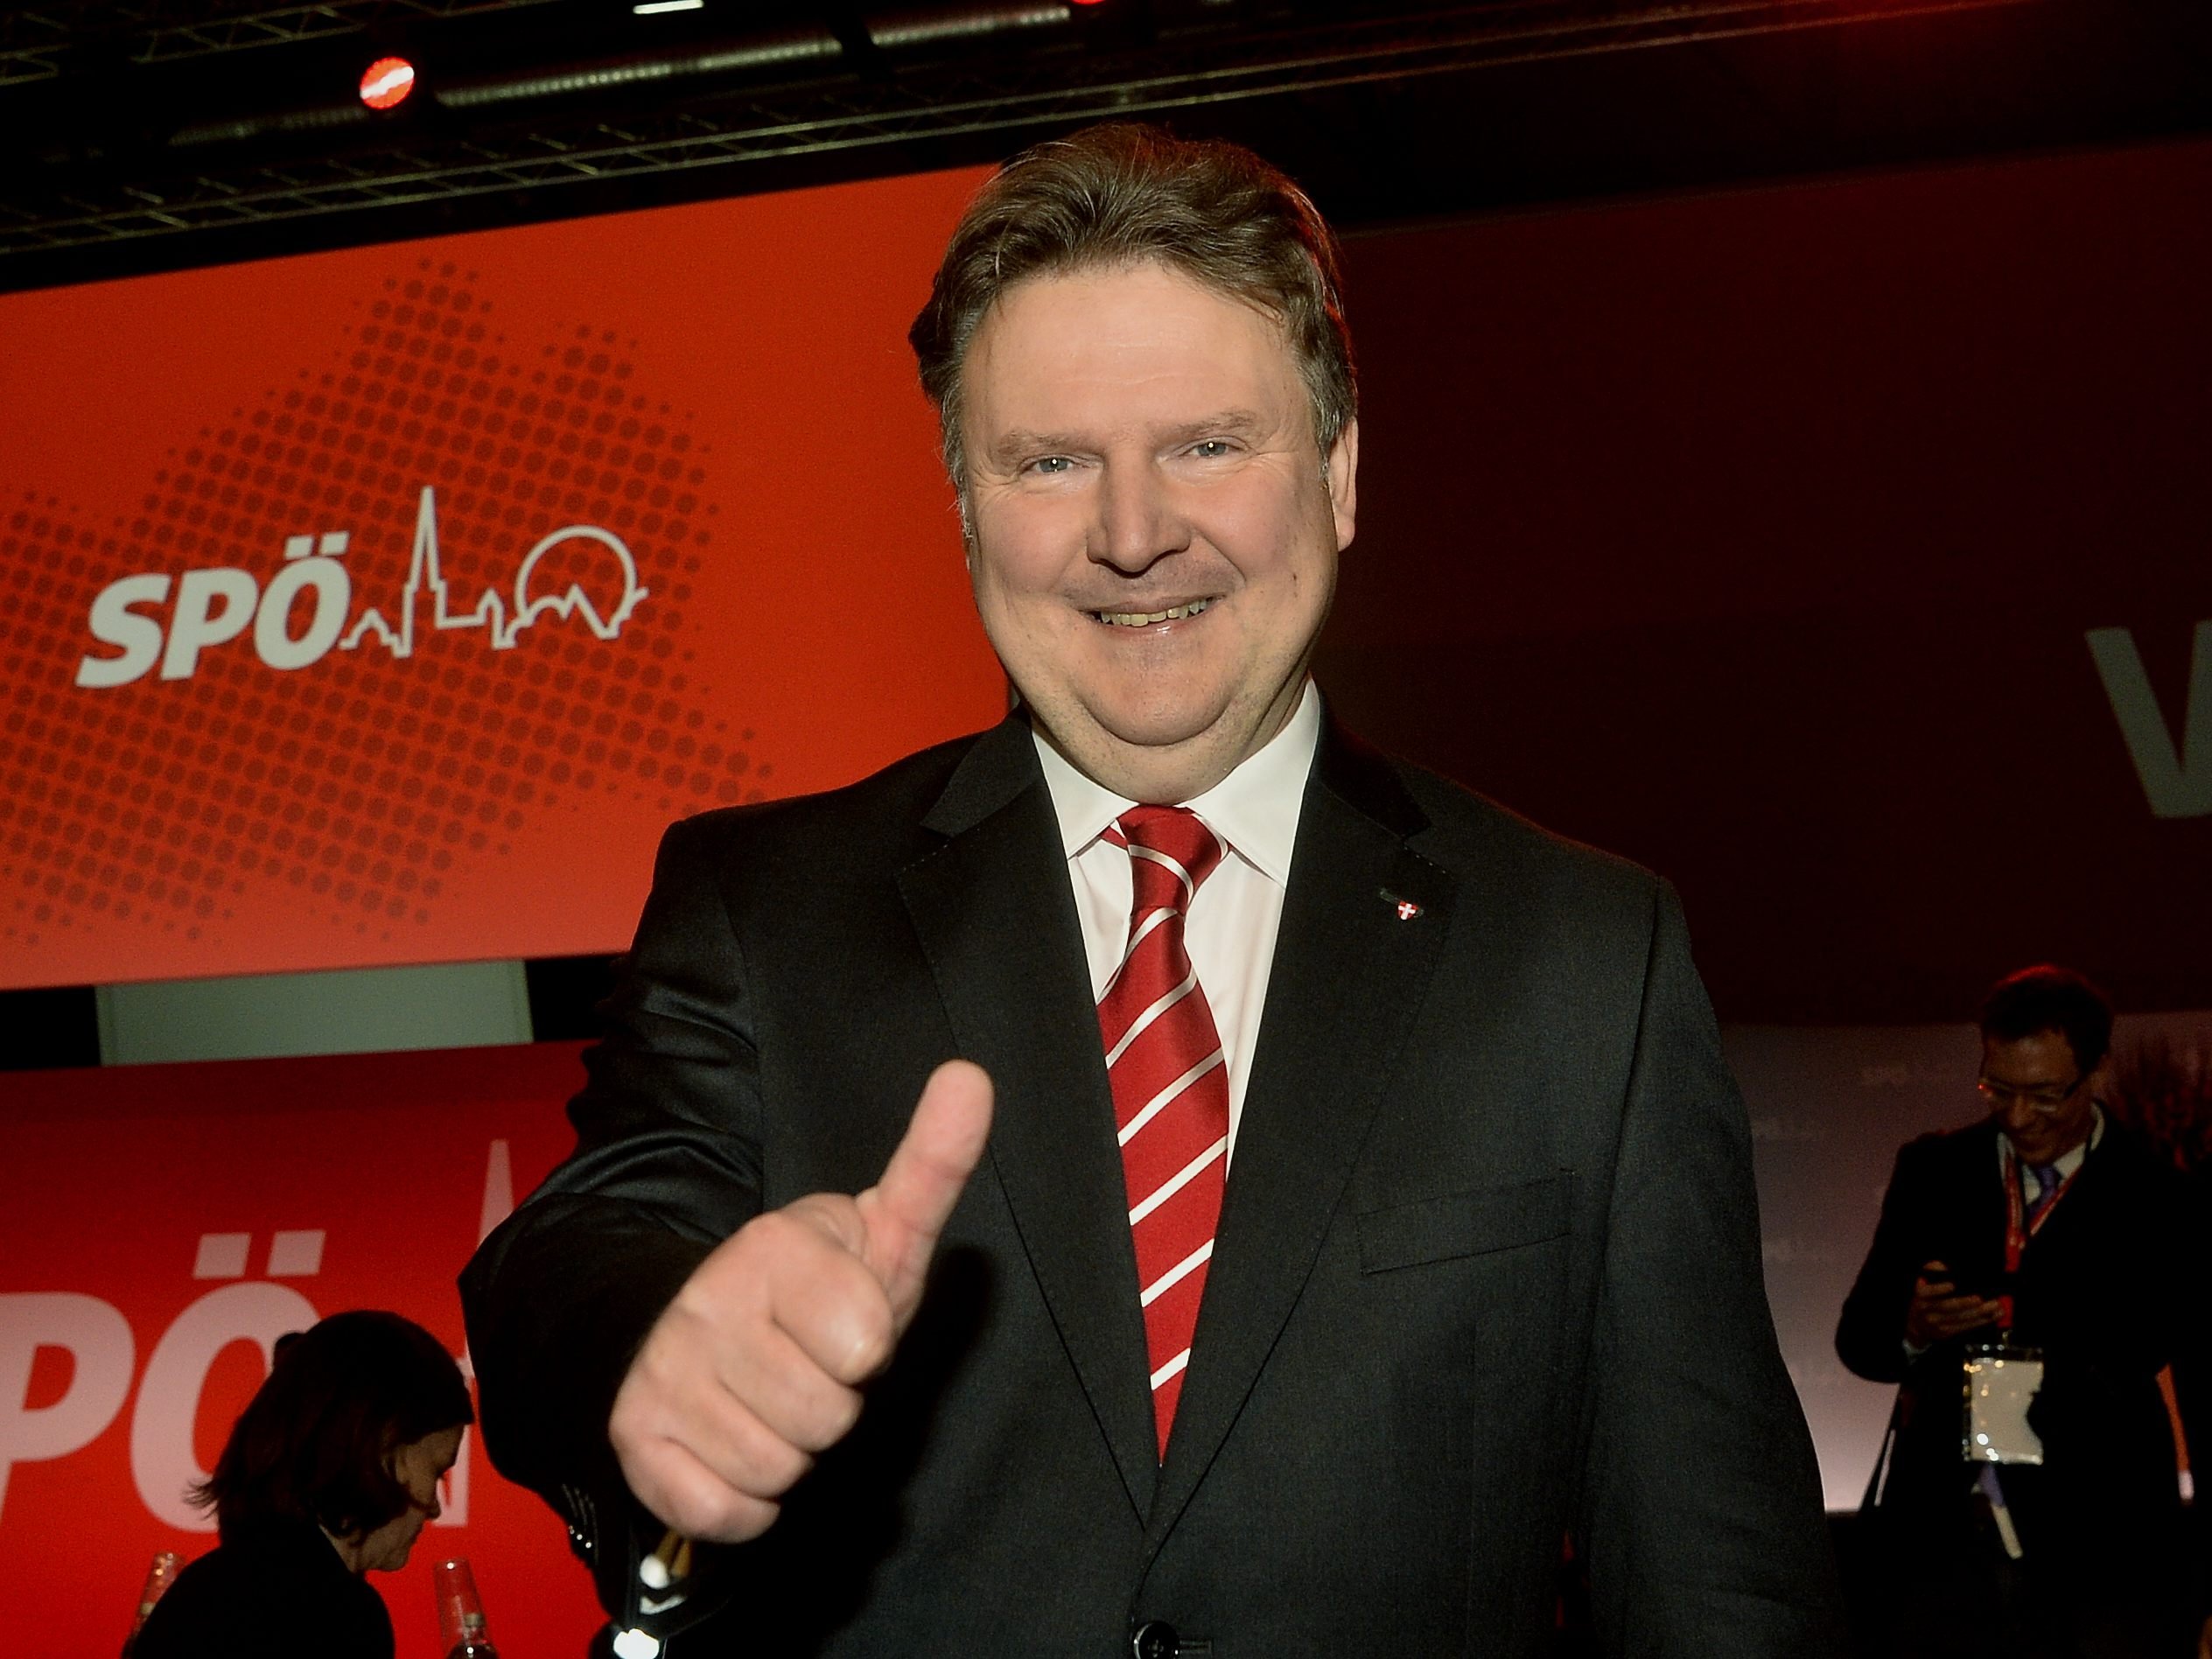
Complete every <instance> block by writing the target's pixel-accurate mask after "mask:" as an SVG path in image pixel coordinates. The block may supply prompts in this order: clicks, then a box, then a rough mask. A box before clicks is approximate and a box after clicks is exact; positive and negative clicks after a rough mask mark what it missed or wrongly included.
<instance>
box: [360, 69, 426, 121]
mask: <svg viewBox="0 0 2212 1659" xmlns="http://www.w3.org/2000/svg"><path fill="white" fill-rule="evenodd" d="M414 90H415V66H414V65H413V64H411V63H409V62H408V61H407V59H404V58H379V59H377V60H376V61H375V62H374V63H373V64H371V65H369V66H368V67H367V68H366V69H364V70H362V71H361V102H363V103H365V104H367V106H368V107H369V108H370V109H392V108H394V107H395V106H396V105H398V104H402V103H404V102H407V95H408V94H409V93H410V92H412V91H414Z"/></svg>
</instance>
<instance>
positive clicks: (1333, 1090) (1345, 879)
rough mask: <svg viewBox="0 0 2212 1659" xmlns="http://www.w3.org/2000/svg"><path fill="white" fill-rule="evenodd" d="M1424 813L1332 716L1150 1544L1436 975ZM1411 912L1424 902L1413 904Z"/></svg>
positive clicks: (1348, 1162) (1308, 1263)
mask: <svg viewBox="0 0 2212 1659" xmlns="http://www.w3.org/2000/svg"><path fill="white" fill-rule="evenodd" d="M1426 823H1427V820H1426V819H1425V816H1423V815H1422V813H1421V811H1420V809H1419V808H1418V806H1417V805H1416V804H1415V803H1414V802H1413V800H1412V798H1411V796H1410V795H1408V794H1407V793H1406V791H1405V788H1404V785H1403V784H1402V783H1401V782H1400V781H1399V780H1398V778H1397V774H1396V773H1395V772H1394V771H1393V770H1392V769H1391V767H1390V765H1389V763H1388V762H1386V761H1385V760H1383V759H1382V757H1381V756H1379V755H1377V754H1376V753H1374V752H1373V751H1371V750H1369V749H1367V748H1366V747H1365V746H1362V745H1361V744H1360V743H1358V741H1357V740H1356V739H1353V738H1351V737H1350V736H1349V735H1348V734H1347V733H1345V732H1343V731H1342V730H1341V728H1338V727H1337V726H1335V725H1334V723H1333V722H1332V723H1331V724H1330V725H1328V726H1327V728H1325V730H1324V732H1323V734H1322V739H1321V745H1320V751H1319V753H1317V755H1316V757H1315V760H1314V769H1313V776H1312V778H1311V779H1310V780H1309V781H1308V783H1307V785H1306V800H1305V804H1304V806H1303V808H1302V809H1301V812H1300V815H1299V832H1298V844H1297V851H1296V853H1295V854H1294V855H1293V858H1292V865H1291V879H1290V887H1289V891H1288V892H1287V893H1285V896H1284V903H1283V921H1282V928H1281V930H1280V932H1279V933H1278V936H1277V944H1276V950H1275V962H1274V966H1273V968H1272V970H1271V973H1270V976H1269V980H1268V991H1267V1007H1266V1012H1265V1014H1264V1018H1263V1019H1262V1023H1261V1029H1260V1036H1259V1047H1258V1049H1257V1053H1256V1054H1255V1055H1254V1057H1253V1065H1252V1070H1251V1076H1250V1083H1249V1084H1248V1086H1247V1089H1246V1092H1245V1099H1244V1106H1243V1115H1242V1117H1241V1118H1240V1120H1239V1123H1238V1126H1237V1132H1236V1133H1237V1138H1236V1155H1235V1158H1234V1159H1233V1160H1232V1162H1231V1165H1230V1168H1229V1186H1228V1189H1227V1192H1226V1194H1225V1196H1224V1198H1223V1201H1222V1221H1221V1226H1220V1228H1219V1229H1218V1232H1217V1234H1216V1240H1217V1242H1216V1244H1215V1252H1214V1257H1213V1260H1212V1262H1211V1263H1210V1264H1209V1265H1208V1270H1207V1284H1206V1296H1205V1300H1204V1302H1203V1303H1202V1304H1201V1306H1200V1310H1199V1323H1198V1332H1197V1336H1196V1339H1195V1341H1194V1345H1193V1349H1192V1361H1191V1367H1190V1371H1189V1373H1188V1375H1187V1377H1186V1379H1185V1381H1184V1385H1183V1393H1182V1397H1181V1399H1180V1402H1179V1403H1178V1404H1177V1406H1176V1413H1175V1425H1174V1429H1173V1432H1172V1434H1171V1435H1170V1437H1169V1439H1168V1446H1167V1460H1166V1465H1165V1467H1163V1468H1162V1469H1161V1471H1160V1478H1159V1491H1158V1493H1157V1495H1155V1496H1154V1499H1153V1502H1152V1511H1151V1515H1150V1518H1149V1521H1148V1523H1147V1541H1148V1546H1149V1548H1150V1549H1151V1550H1153V1551H1157V1550H1158V1549H1159V1545H1160V1544H1161V1542H1162V1541H1164V1540H1165V1538H1166V1536H1167V1533H1168V1532H1169V1530H1171V1529H1172V1528H1173V1525H1174V1523H1175V1521H1176V1518H1177V1517H1178V1516H1180V1514H1181V1513H1182V1509H1183V1507H1184V1505H1185V1504H1187V1502H1189V1500H1190V1497H1191V1495H1192V1494H1193V1493H1194V1491H1195V1490H1196V1489H1197V1487H1198V1484H1199V1482H1200V1481H1201V1479H1202V1478H1203V1477H1204V1474H1205V1472H1206V1469H1207V1467H1208V1465H1209V1464H1210V1463H1211V1462H1212V1460H1213V1459H1214V1457H1215V1454H1216V1453H1218V1452H1219V1451H1220V1449H1221V1446H1222V1441H1223V1439H1225V1438H1226V1437H1227V1435H1228V1433H1229V1429H1230V1427H1231V1426H1232V1425H1234V1423H1235V1421H1236V1416H1237V1413H1238V1412H1239V1411H1241V1410H1242V1408H1243V1403H1244V1400H1245V1397H1247V1396H1248V1395H1249V1394H1250V1392H1251V1390H1252V1386H1253V1384H1254V1383H1255V1382H1256V1381H1257V1378H1258V1376H1259V1372H1260V1368H1261V1366H1262V1365H1263V1364H1264V1362H1265V1361H1266V1358H1267V1355H1268V1352H1269V1350H1270V1349H1271V1348H1272V1347H1273V1346H1274V1344H1275V1341H1276V1339H1277V1337H1278V1335H1279V1334H1281V1331H1282V1328H1283V1325H1284V1322H1285V1320H1287V1319H1288V1318H1289V1317H1290V1313H1291V1310H1292V1307H1293V1306H1294V1305H1295V1304H1296V1303H1297V1300H1298V1298H1299V1292H1300V1290H1301V1289H1302V1287H1303V1286H1304V1285H1305V1283H1306V1276H1307V1275H1308V1273H1310V1272H1311V1271H1312V1269H1313V1262H1314V1258H1315V1257H1316V1256H1317V1255H1318V1253H1319V1252H1320V1247H1321V1242H1322V1239H1323V1237H1324V1236H1326V1235H1327V1232H1328V1229H1329V1228H1330V1225H1331V1223H1332V1221H1333V1219H1334V1215H1335V1211H1336V1208H1337V1204H1338V1202H1339V1201H1340V1200H1341V1197H1342V1195H1343V1192H1344V1187H1345V1184H1346V1182H1347V1180H1348V1179H1349V1177H1350V1174H1351V1169H1352V1165H1353V1162H1354V1160H1355V1158H1356V1157H1357V1155H1358V1152H1359V1149H1360V1145H1361V1143H1362V1140H1363V1139H1364V1138H1365V1137H1366V1134H1367V1130H1368V1125H1369V1123H1370V1122H1371V1121H1372V1120H1373V1118H1374V1116H1375V1112H1376V1107H1377V1105H1378V1104H1379V1103H1380V1102H1381V1100H1382V1097H1383V1086H1384V1083H1385V1081H1386V1079H1387V1078H1388V1076H1389V1074H1390V1069H1391V1066H1392V1063H1393V1061H1394V1060H1395V1058H1396V1056H1397V1051H1398V1048H1399V1047H1400V1045H1401V1044H1402V1043H1403V1042H1404V1040H1405V1036H1406V1033H1407V1031H1408V1029H1409V1027H1410V1026H1411V1020H1412V1016H1413V1012H1414V1010H1415V1009H1416V1008H1417V1007H1418V1005H1420V1003H1421V1000H1422V997H1423V993H1424V991H1425V989H1426V987H1427V984H1428V981H1429V978H1430V976H1431V975H1432V973H1433V971H1434V970H1435V966H1436V963H1437V961H1438V958H1439V951H1440V949H1441V947H1442V945H1443V942H1444V939H1445V935H1446V930H1447V928H1448V927H1449V926H1450V922H1451V913H1452V905H1453V897H1454V883H1453V879H1452V877H1451V876H1450V875H1449V874H1448V873H1447V872H1446V871H1444V870H1443V869H1442V868H1440V867H1439V866H1438V865H1434V864H1432V863H1430V862H1429V861H1428V860H1427V859H1425V858H1422V857H1420V856H1419V855H1418V853H1415V852H1413V851H1411V849H1410V848H1408V846H1407V845H1406V838H1407V837H1410V836H1411V835H1412V834H1413V833H1414V832H1416V831H1417V830H1420V829H1422V828H1424V827H1425V824H1426ZM1402 906H1411V907H1413V908H1412V909H1411V911H1410V912H1409V913H1408V914H1405V915H1403V916H1402V915H1401V914H1399V913H1400V909H1401V907H1402ZM1124 1230H1125V1229H1124Z"/></svg>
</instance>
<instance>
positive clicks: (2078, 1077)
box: [1836, 965, 2205, 1659]
mask: <svg viewBox="0 0 2212 1659" xmlns="http://www.w3.org/2000/svg"><path fill="white" fill-rule="evenodd" d="M1980 1026H1981V1037H1982V1061H1981V1071H1980V1075H1979V1076H1978V1079H1977V1081H1976V1083H1975V1088H1976V1090H1977V1092H1978V1096H1979V1098H1980V1101H1981V1103H1982V1105H1983V1108H1984V1110H1985V1113H1986V1116H1985V1118H1984V1120H1983V1121H1982V1122H1981V1123H1979V1124H1976V1125H1974V1126H1973V1127H1971V1128H1969V1129H1962V1130H1957V1131H1951V1132H1950V1133H1948V1134H1936V1135H1928V1136H1923V1137H1922V1138H1920V1139H1918V1140H1915V1141H1914V1142H1913V1143H1912V1144H1911V1145H1908V1146H1906V1147H1905V1148H1904V1149H1903V1150H1902V1151H1901V1152H1900V1153H1899V1154H1898V1158H1897V1167H1896V1171H1895V1173H1894V1175H1893V1176H1892V1177H1891V1180H1890V1184H1889V1190H1888V1192H1887V1194H1886V1195H1885V1196H1884V1198H1883V1201H1882V1213H1881V1221H1880V1225H1879V1226H1878V1227H1877V1229H1876V1230H1875V1234H1874V1243H1873V1249H1872V1250H1870V1251H1869V1252H1868V1254H1867V1257H1866V1265H1865V1266H1864V1267H1862V1268H1861V1269H1860V1270H1859V1278H1858V1282H1857V1283H1856V1284H1855V1285H1853V1286H1852V1292H1851V1296H1850V1298H1849V1299H1848V1300H1847V1301H1846V1302H1845V1305H1844V1313H1843V1319H1842V1321H1841V1323H1840V1324H1839V1325H1838V1328H1837V1332H1836V1348H1837V1352H1838V1354H1839V1355H1841V1356H1842V1358H1843V1361H1844V1362H1845V1364H1846V1365H1848V1366H1849V1367H1850V1368H1851V1369H1852V1370H1854V1371H1856V1372H1857V1373H1859V1376H1864V1377H1867V1378H1870V1379H1872V1380H1873V1381H1875V1382H1881V1383H1899V1384H1900V1385H1901V1388H1900V1394H1899V1404H1898V1411H1897V1416H1896V1418H1895V1419H1894V1432H1895V1439H1894V1443H1893V1445H1892V1448H1891V1450H1892V1457H1891V1460H1890V1461H1889V1464H1888V1467H1887V1475H1886V1479H1885V1481H1884V1483H1883V1491H1882V1493H1881V1498H1880V1515H1879V1517H1878V1524H1879V1525H1880V1527H1881V1529H1882V1536H1883V1537H1885V1539H1886V1541H1887V1543H1888V1544H1890V1545H1892V1546H1894V1556H1888V1557H1887V1558H1886V1562H1887V1565H1886V1572H1887V1577H1888V1578H1889V1579H1890V1582H1888V1583H1887V1584H1884V1585H1881V1586H1871V1585H1870V1586H1868V1588H1869V1590H1870V1591H1872V1590H1874V1589H1876V1588H1879V1589H1880V1591H1881V1592H1882V1593H1883V1596H1882V1599H1883V1600H1885V1601H1886V1603H1887V1605H1886V1606H1885V1607H1882V1608H1880V1609H1878V1610H1875V1611H1874V1616H1875V1619H1876V1621H1877V1622H1879V1623H1881V1624H1882V1625H1884V1626H1885V1627H1886V1628H1883V1629H1882V1631H1881V1633H1880V1637H1879V1640H1880V1644H1881V1645H1880V1651H1882V1652H1885V1653H1897V1654H1906V1655H1909V1654H1918V1653H1929V1654H1934V1653H1938V1652H1943V1653H1954V1652H1960V1651H1965V1650H1966V1649H1965V1648H1964V1647H1963V1646H1962V1645H1961V1644H1962V1643H1966V1644H1974V1643H1992V1644H1994V1646H1993V1647H1992V1649H1991V1650H1993V1651H2001V1652H2005V1653H2006V1654H2008V1655H2020V1656H2026V1655H2033V1656H2044V1655H2048V1656H2054V1659H2055V1656H2075V1655H2082V1656H2089V1655H2096V1656H2104V1655H2110V1656H2143V1659H2155V1656H2173V1659H2184V1656H2187V1654H2189V1653H2190V1652H2191V1651H2192V1646H2193V1644H2192V1635H2193V1633H2194V1630H2195V1628H2196V1627H2195V1622H2194V1619H2193V1617H2192V1608H2191V1602H2192V1600H2193V1591H2192V1586H2191V1583H2190V1580H2191V1579H2192V1576H2193V1575H2192V1573H2191V1572H2190V1571H2189V1569H2188V1564H2187V1560H2186V1554H2187V1551H2185V1548H2184V1545H2183V1513H2182V1509H2181V1506H2180V1492H2179V1487H2178V1482H2177V1480H2176V1467H2175V1457H2174V1441H2173V1430H2172V1424H2171V1419H2170V1418H2169V1414H2168V1412H2167V1410H2166V1401H2165V1397H2164V1395H2163V1394H2162V1392H2161V1390H2160V1387H2159V1373H2160V1372H2161V1370H2163V1369H2165V1368H2166V1367H2167V1366H2169V1365H2171V1366H2173V1368H2174V1370H2175V1375H2176V1378H2177V1381H2179V1382H2180V1383H2181V1384H2182V1397H2183V1398H2184V1399H2185V1400H2187V1399H2188V1398H2189V1397H2190V1390H2192V1389H2194V1388H2196V1387H2199V1386H2201V1382H2200V1379H2201V1376H2202V1375H2203V1364H2202V1359H2201V1354H2202V1344H2203V1337H2202V1327H2203V1319H2202V1299H2203V1295H2204V1280H2203V1278H2202V1277H2201V1273H2202V1271H2203V1253H2204V1232H2203V1229H2202V1228H2201V1226H2200V1225H2199V1224H2198V1222H2197V1221H2196V1220H2195V1218H2194V1216H2193V1215H2191V1213H2190V1207H2191V1203H2192V1200H2191V1199H2190V1197H2189V1195H2188V1194H2187V1188H2186V1184H2185V1183H2184V1182H2183V1180H2182V1179H2181V1178H2180V1176H2179V1175H2178V1174H2176V1173H2174V1172H2173V1170H2171V1169H2169V1168H2167V1167H2166V1166H2163V1165H2162V1164H2161V1163H2160V1162H2159V1160H2158V1159H2156V1158H2155V1157H2154V1156H2153V1155H2152V1153H2151V1152H2150V1151H2149V1150H2148V1149H2147V1148H2145V1146H2144V1145H2141V1144H2140V1143H2139V1142H2138V1141H2137V1140H2136V1139H2134V1138H2132V1137H2131V1136H2130V1135H2129V1134H2128V1133H2127V1132H2126V1131H2124V1129H2123V1128H2121V1126H2120V1125H2119V1124H2117V1123H2115V1122H2113V1121H2111V1120H2110V1118H2109V1117H2107V1115H2106V1114H2105V1112H2104V1110H2103V1108H2102V1107H2101V1106H2100V1105H2099V1103H2098V1096H2099V1095H2100V1093H2101V1092H2103V1083H2104V1082H2105V1078H2106V1073H2105V1060H2106V1056H2107V1054H2108V1053H2109V1051H2110V1046H2111V1033H2112V1012H2111V1009H2110V1006H2109V1005H2107V1004H2106V1002H2105V1000H2104V998H2103V996H2102V995H2101V994H2100V993H2099V992H2098V991H2097V990H2096V987H2095V986H2093V985H2091V984H2089V982H2088V981H2087V980H2086V979H2083V978H2082V977H2081V976H2080V975H2079V974H2075V973H2072V972H2069V971H2068V970H2065V969H2063V968H2056V967H2052V966H2048V965H2045V966H2040V967H2034V968H2029V969H2026V970H2022V971H2021V972H2019V973H2016V974H2013V975H2012V976H2010V977H2007V978H2005V979H2003V980H2001V981H1999V982H1998V984H1997V985H1996V986H1995V987H1993V988H1992V989H1991V991H1990V993H1989V995H1988V997H1987V998H1985V1000H1984V1002H1983V1005H1982V1010H1981V1019H1980ZM1999 1355H2003V1356H2005V1357H2006V1361H2007V1363H2008V1364H2010V1365H2012V1366H2015V1367H2020V1366H2022V1365H2023V1364H2025V1366H2026V1368H2027V1369H2026V1375H2028V1376H2033V1366H2034V1365H2036V1364H2037V1363H2038V1362H2040V1365H2041V1368H2042V1370H2041V1383H2040V1388H2039V1389H2038V1390H2036V1392H2035V1393H2034V1395H2033V1398H2032V1401H2031V1403H2030V1404H2029V1405H2028V1407H2027V1411H2026V1428H2027V1430H2028V1436H2027V1437H2026V1439H2023V1440H2022V1441H2021V1442H2020V1443H2019V1444H2018V1445H2016V1446H2013V1447H2012V1448H2011V1449H2010V1451H2009V1452H2008V1453H2007V1455H2008V1456H2012V1457H2022V1456H2025V1457H2028V1458H2040V1462H2038V1461H2024V1460H2023V1461H2007V1462H2005V1463H2002V1464H1999V1463H1996V1462H1991V1461H1978V1460H1974V1459H1972V1458H1970V1456H1969V1455H1968V1448H1969V1445H1970V1443H1976V1442H1978V1440H1979V1434H1978V1433H1977V1432H1976V1431H1980V1432H1982V1433H1987V1434H1990V1435H1991V1438H1992V1439H1998V1440H2002V1439H2004V1434H2003V1432H2002V1431H2000V1430H1997V1429H1993V1428H1992V1427H1991V1425H1990V1424H1988V1423H1987V1422H1985V1420H1984V1419H1982V1418H1975V1419H1973V1421H1972V1422H1971V1424H1970V1421H1969V1417H1968V1411H1967V1408H1966V1405H1965V1400H1966V1389H1967V1383H1968V1380H1969V1370H1968V1367H1969V1365H1970V1362H1971V1363H1974V1364H1976V1365H1978V1367H1979V1369H1978V1371H1977V1372H1976V1373H1974V1375H1975V1376H1977V1377H1978V1378H1981V1379H1989V1378H1991V1377H1992V1376H1994V1374H1993V1372H1992V1371H1991V1369H1989V1367H1990V1362H1991V1359H1993V1358H1995V1357H1997V1356H1999ZM2017 1374H2018V1373H2016V1375H2017ZM2199 1439H2200V1443H2205V1437H2203V1436H2200V1437H2199ZM1984 1455H1986V1453H1984Z"/></svg>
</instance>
